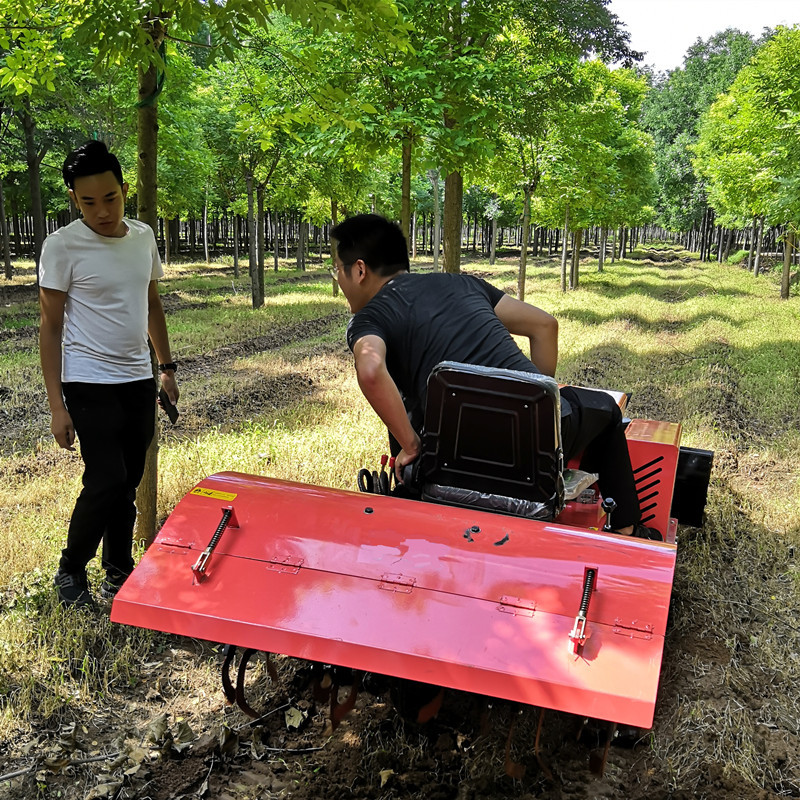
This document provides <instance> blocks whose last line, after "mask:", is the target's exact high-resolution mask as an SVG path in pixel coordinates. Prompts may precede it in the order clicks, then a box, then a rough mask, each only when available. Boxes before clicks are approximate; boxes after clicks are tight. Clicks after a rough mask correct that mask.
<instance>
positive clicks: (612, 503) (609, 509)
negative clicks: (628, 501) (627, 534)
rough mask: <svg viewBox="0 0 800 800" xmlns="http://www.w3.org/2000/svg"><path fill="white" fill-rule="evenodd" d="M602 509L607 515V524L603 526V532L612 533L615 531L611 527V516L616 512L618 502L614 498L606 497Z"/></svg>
mask: <svg viewBox="0 0 800 800" xmlns="http://www.w3.org/2000/svg"><path fill="white" fill-rule="evenodd" d="M600 508H602V509H603V511H604V512H605V515H606V524H605V525H603V530H604V531H607V532H610V531H612V530H613V528H612V527H611V514H612V513H613V512H614V511H616V508H617V501H616V500H614V498H613V497H604V498H603V502H602V503H601V504H600Z"/></svg>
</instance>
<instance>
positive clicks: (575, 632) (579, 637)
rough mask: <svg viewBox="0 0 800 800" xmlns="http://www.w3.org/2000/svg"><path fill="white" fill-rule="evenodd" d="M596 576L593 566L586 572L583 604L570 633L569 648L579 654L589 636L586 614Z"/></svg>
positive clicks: (582, 597)
mask: <svg viewBox="0 0 800 800" xmlns="http://www.w3.org/2000/svg"><path fill="white" fill-rule="evenodd" d="M596 577H597V570H596V569H594V568H592V567H590V568H588V569H587V570H586V574H585V575H584V577H583V595H582V596H581V605H580V608H579V609H578V616H577V617H575V624H574V625H573V626H572V630H571V631H570V634H569V641H570V643H569V649H570V651H571V652H572V653H574V654H575V655H578V653H579V652H580V648H581V647H583V645H584V644H585V643H586V639H587V638H588V636H587V635H586V614H587V613H588V612H589V601H590V600H591V599H592V592H593V591H594V582H595V578H596Z"/></svg>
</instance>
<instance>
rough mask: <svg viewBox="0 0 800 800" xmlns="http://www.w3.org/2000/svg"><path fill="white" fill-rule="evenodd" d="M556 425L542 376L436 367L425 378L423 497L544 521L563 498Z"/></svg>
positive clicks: (552, 394)
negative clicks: (426, 380)
mask: <svg viewBox="0 0 800 800" xmlns="http://www.w3.org/2000/svg"><path fill="white" fill-rule="evenodd" d="M560 419H561V411H560V396H559V391H558V384H557V383H556V382H555V381H554V380H553V379H552V378H550V377H548V376H546V375H539V374H536V373H529V372H519V371H517V370H509V369H498V368H491V367H477V366H472V365H469V364H459V363H456V362H452V361H444V362H442V363H440V364H438V365H437V366H436V367H434V369H433V371H432V372H431V374H430V376H429V378H428V394H427V402H426V406H425V427H424V431H423V435H422V452H421V455H420V459H419V480H420V483H421V484H422V491H423V495H427V496H428V497H429V498H430V499H436V500H441V501H443V502H453V503H457V504H459V505H478V506H481V507H485V508H491V509H492V510H498V511H505V512H506V513H513V514H519V515H522V516H534V517H536V518H552V517H553V516H554V515H555V514H557V513H558V512H559V511H560V510H561V508H562V506H563V494H564V489H563V480H562V476H561V472H562V467H563V455H562V449H561V425H560ZM451 488H452V489H453V490H462V491H449V489H451ZM505 500H510V501H511V502H510V503H504V502H503V501H505ZM516 501H519V502H516ZM535 509H538V510H535Z"/></svg>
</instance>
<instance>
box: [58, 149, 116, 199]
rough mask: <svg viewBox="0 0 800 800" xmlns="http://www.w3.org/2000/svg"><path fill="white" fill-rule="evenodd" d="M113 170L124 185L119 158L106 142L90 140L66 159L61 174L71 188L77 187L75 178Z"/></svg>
mask: <svg viewBox="0 0 800 800" xmlns="http://www.w3.org/2000/svg"><path fill="white" fill-rule="evenodd" d="M103 172H111V173H113V174H114V177H115V178H116V179H117V183H119V185H120V186H122V185H123V183H124V181H123V180H122V167H121V166H120V164H119V159H118V158H117V157H116V156H115V155H114V154H113V153H110V152H109V151H108V147H106V144H105V142H100V141H95V140H92V141H89V142H84V143H83V144H82V145H81V146H80V147H76V148H75V149H74V150H73V151H72V152H71V153H70V154H69V155H68V156H67V158H66V159H65V161H64V166H63V168H62V170H61V174H62V175H63V177H64V183H66V184H67V186H68V187H69V188H70V189H74V188H75V178H85V177H86V176H87V175H99V174H101V173H103Z"/></svg>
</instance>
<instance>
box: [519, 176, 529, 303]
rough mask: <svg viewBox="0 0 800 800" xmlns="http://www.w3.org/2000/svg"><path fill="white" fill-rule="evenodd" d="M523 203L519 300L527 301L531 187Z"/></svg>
mask: <svg viewBox="0 0 800 800" xmlns="http://www.w3.org/2000/svg"><path fill="white" fill-rule="evenodd" d="M524 193H525V198H524V200H523V203H522V247H521V248H520V251H519V275H518V276H517V298H518V299H519V300H525V278H526V275H527V270H528V243H529V242H528V237H529V236H530V229H531V187H530V185H527V186H525V190H524Z"/></svg>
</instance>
